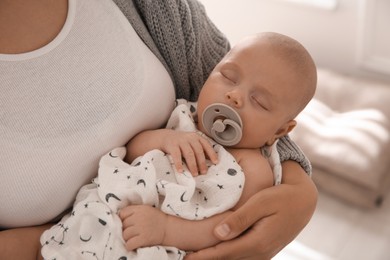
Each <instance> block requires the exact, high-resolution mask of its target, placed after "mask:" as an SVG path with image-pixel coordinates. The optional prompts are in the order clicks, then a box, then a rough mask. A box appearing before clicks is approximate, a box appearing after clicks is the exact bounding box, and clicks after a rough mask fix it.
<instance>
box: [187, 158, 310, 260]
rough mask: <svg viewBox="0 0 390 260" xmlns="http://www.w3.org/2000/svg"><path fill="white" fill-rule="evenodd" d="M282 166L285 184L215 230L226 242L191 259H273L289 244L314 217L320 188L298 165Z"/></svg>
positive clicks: (266, 192)
mask: <svg viewBox="0 0 390 260" xmlns="http://www.w3.org/2000/svg"><path fill="white" fill-rule="evenodd" d="M282 167H283V180H282V183H283V184H281V185H279V186H274V187H271V188H269V189H265V190H262V191H260V192H258V193H257V194H256V195H255V196H253V197H252V198H250V199H249V200H248V201H247V202H246V203H245V204H244V205H243V206H242V207H241V208H239V209H238V210H237V211H235V212H234V213H232V214H231V215H230V216H228V217H227V218H226V219H224V221H222V222H221V223H220V224H219V225H218V226H217V227H216V228H215V229H214V233H215V235H216V236H217V237H218V238H219V239H221V240H225V242H222V243H220V244H218V245H216V246H215V247H210V248H207V249H204V250H200V251H198V252H196V253H193V254H190V255H189V256H188V259H191V260H194V259H202V260H204V259H238V258H240V259H241V258H245V259H270V258H272V257H273V256H275V255H276V254H277V253H278V252H279V251H280V250H282V249H283V248H284V247H285V246H286V245H287V244H289V243H290V242H291V241H292V240H293V239H294V238H295V237H296V236H297V235H298V234H299V233H300V232H301V230H302V229H303V228H304V227H305V226H306V224H307V223H308V222H309V220H310V218H311V216H312V215H313V213H314V210H315V207H316V203H317V189H316V187H315V185H314V183H313V181H312V180H311V178H310V177H309V176H308V175H307V173H306V172H305V171H304V170H303V169H302V168H301V167H300V165H299V164H298V163H296V162H294V161H285V162H284V163H283V164H282ZM252 225H253V226H252ZM251 226H252V227H251ZM249 227H251V228H250V229H249V230H248V231H247V232H245V233H244V234H242V232H243V231H245V230H247V229H248V228H249ZM240 234H242V235H241V236H239V235H240Z"/></svg>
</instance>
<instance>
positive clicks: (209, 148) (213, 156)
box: [200, 138, 218, 164]
mask: <svg viewBox="0 0 390 260" xmlns="http://www.w3.org/2000/svg"><path fill="white" fill-rule="evenodd" d="M200 143H201V144H202V147H203V150H204V152H205V153H206V155H207V157H208V158H209V159H210V161H211V162H212V163H214V164H217V163H218V154H217V153H216V152H215V150H214V148H213V145H212V144H211V143H210V142H209V141H208V140H206V139H204V138H202V139H201V140H200Z"/></svg>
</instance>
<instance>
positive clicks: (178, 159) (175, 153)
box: [169, 147, 183, 173]
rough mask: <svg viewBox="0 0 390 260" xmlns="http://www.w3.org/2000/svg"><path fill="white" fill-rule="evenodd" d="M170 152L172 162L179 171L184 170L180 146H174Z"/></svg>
mask: <svg viewBox="0 0 390 260" xmlns="http://www.w3.org/2000/svg"><path fill="white" fill-rule="evenodd" d="M169 154H170V155H171V158H172V162H173V164H174V166H175V168H176V170H177V171H178V172H180V173H181V172H183V160H182V153H181V151H180V149H179V147H174V148H172V150H171V151H169Z"/></svg>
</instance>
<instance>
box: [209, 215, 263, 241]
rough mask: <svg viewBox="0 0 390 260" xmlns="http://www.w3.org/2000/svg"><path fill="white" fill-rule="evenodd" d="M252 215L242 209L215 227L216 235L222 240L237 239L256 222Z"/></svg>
mask: <svg viewBox="0 0 390 260" xmlns="http://www.w3.org/2000/svg"><path fill="white" fill-rule="evenodd" d="M250 215H251V214H250V212H246V211H244V210H242V208H241V209H239V210H237V211H235V212H233V213H232V214H230V215H229V216H228V217H227V218H225V219H224V220H223V221H222V222H221V223H219V224H218V225H217V226H216V227H215V229H214V234H215V235H216V236H217V237H218V238H219V239H221V240H230V239H232V238H235V237H237V236H238V235H240V234H241V233H242V232H244V231H245V230H247V229H248V228H249V227H250V226H252V224H253V223H255V222H256V219H252V218H251V216H250Z"/></svg>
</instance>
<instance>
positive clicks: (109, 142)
mask: <svg viewBox="0 0 390 260" xmlns="http://www.w3.org/2000/svg"><path fill="white" fill-rule="evenodd" d="M68 6H69V7H68V8H69V9H68V14H67V19H66V22H65V25H64V26H63V28H62V30H61V32H60V33H59V35H58V36H57V37H56V38H55V39H54V40H53V41H52V42H50V43H49V44H48V45H46V46H44V47H42V48H40V49H38V50H35V51H32V52H28V53H23V54H15V55H8V54H0V89H1V94H0V148H1V151H0V198H1V199H0V227H16V226H26V225H37V224H41V223H45V222H47V221H49V220H51V219H53V218H54V217H56V216H57V215H59V214H60V213H61V212H62V211H64V210H65V209H67V208H68V207H70V206H71V205H72V202H73V200H74V198H75V195H76V193H77V191H78V190H79V188H80V187H81V186H82V185H84V184H86V183H88V182H90V181H91V179H92V178H93V177H94V176H95V175H96V174H97V168H98V162H99V159H100V157H101V156H102V155H103V154H105V153H106V152H108V151H109V150H110V149H112V148H114V147H117V146H122V145H125V144H126V142H127V141H128V140H129V139H130V138H131V137H132V136H134V135H135V134H136V133H137V132H139V131H141V130H144V129H151V128H157V127H161V126H163V125H164V123H165V122H166V120H167V119H168V117H169V115H170V113H171V111H172V109H173V106H174V100H175V93H174V88H173V83H172V81H171V79H170V77H169V75H168V73H167V71H166V70H165V68H164V67H163V65H162V64H161V63H160V62H159V61H158V59H157V58H156V57H155V56H154V55H153V54H152V52H151V51H150V50H149V49H148V48H147V47H146V46H145V44H144V43H143V42H142V41H141V39H140V38H139V37H138V35H137V34H136V32H135V31H134V29H133V28H132V27H131V25H130V24H129V22H128V21H127V20H126V18H125V17H124V15H123V14H122V13H121V12H120V10H119V9H118V8H117V6H116V5H115V4H114V3H113V2H112V1H111V0H99V1H96V0H69V4H68Z"/></svg>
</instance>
